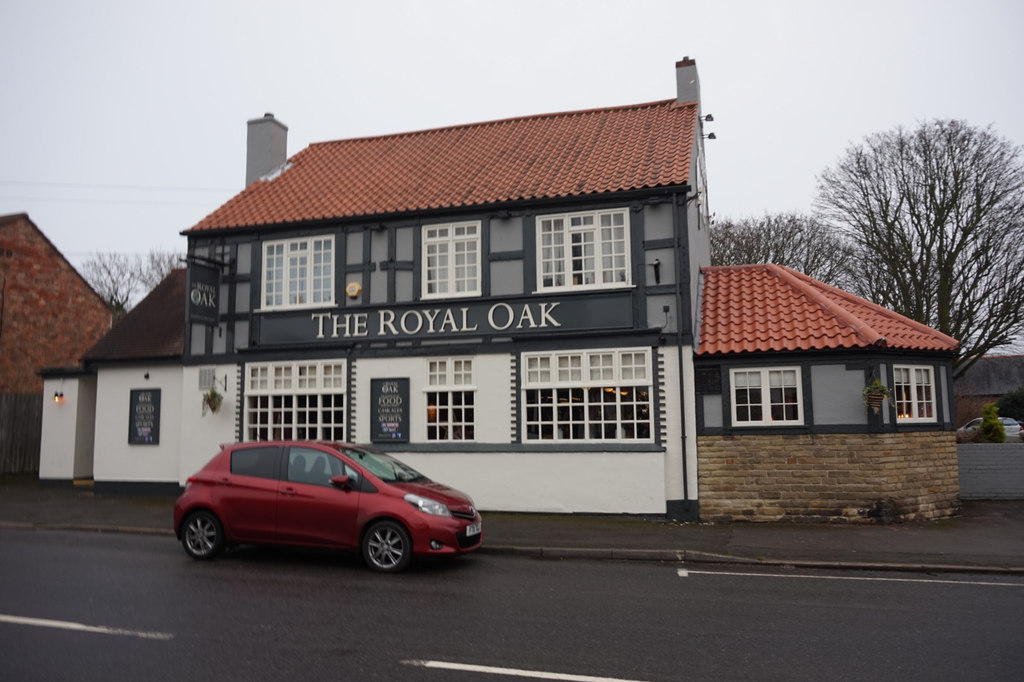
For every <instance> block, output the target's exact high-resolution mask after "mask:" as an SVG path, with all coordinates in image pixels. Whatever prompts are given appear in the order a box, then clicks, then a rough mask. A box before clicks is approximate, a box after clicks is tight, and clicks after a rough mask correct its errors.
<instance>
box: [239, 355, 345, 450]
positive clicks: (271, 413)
mask: <svg viewBox="0 0 1024 682" xmlns="http://www.w3.org/2000/svg"><path fill="white" fill-rule="evenodd" d="M245 372H246V380H245V439H246V440H249V441H266V440H281V439H285V440H334V441H344V440H345V386H346V380H345V363H344V362H343V361H337V360H323V361H317V360H299V361H294V362H263V363H252V364H250V365H247V366H246V369H245Z"/></svg>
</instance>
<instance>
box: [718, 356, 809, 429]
mask: <svg viewBox="0 0 1024 682" xmlns="http://www.w3.org/2000/svg"><path fill="white" fill-rule="evenodd" d="M729 375H730V381H731V384H732V421H733V424H734V425H735V426H786V425H795V424H803V390H802V388H801V386H800V368H799V367H777V368H776V367H762V368H755V369H734V370H731V371H730V373H729Z"/></svg>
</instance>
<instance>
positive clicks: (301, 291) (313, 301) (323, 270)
mask: <svg viewBox="0 0 1024 682" xmlns="http://www.w3.org/2000/svg"><path fill="white" fill-rule="evenodd" d="M333 303H334V237H333V236H323V237H304V238H301V239H282V240H280V241H272V242H264V244H263V301H262V309H263V310H279V309H290V308H322V307H324V306H329V305H331V304H333Z"/></svg>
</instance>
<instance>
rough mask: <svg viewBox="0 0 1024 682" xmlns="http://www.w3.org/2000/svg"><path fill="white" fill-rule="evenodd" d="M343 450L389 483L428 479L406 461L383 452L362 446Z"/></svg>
mask: <svg viewBox="0 0 1024 682" xmlns="http://www.w3.org/2000/svg"><path fill="white" fill-rule="evenodd" d="M342 452H344V453H345V454H346V455H348V456H349V457H351V458H352V459H353V460H355V461H356V462H358V463H359V464H361V465H362V466H364V467H365V468H366V470H367V471H369V472H370V473H371V474H373V475H374V476H376V477H377V478H379V479H380V480H382V481H385V482H387V483H395V482H402V483H404V482H408V481H422V480H425V479H426V476H424V475H423V474H421V473H420V472H418V471H416V470H415V469H413V468H412V467H411V466H409V465H408V464H406V463H405V462H401V461H399V460H397V459H395V458H394V457H392V456H391V455H387V454H384V453H383V452H378V451H376V450H364V449H362V448H358V449H357V448H345V449H344V450H342Z"/></svg>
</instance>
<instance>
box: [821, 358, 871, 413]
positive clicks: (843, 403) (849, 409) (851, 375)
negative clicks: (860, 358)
mask: <svg viewBox="0 0 1024 682" xmlns="http://www.w3.org/2000/svg"><path fill="white" fill-rule="evenodd" d="M863 384H864V371H863V370H847V369H846V368H845V367H844V366H843V365H816V366H814V367H811V391H812V392H813V394H814V423H815V424H817V425H822V424H867V423H868V415H867V410H866V409H865V408H864V401H863V398H862V397H861V394H860V391H861V388H863Z"/></svg>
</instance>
